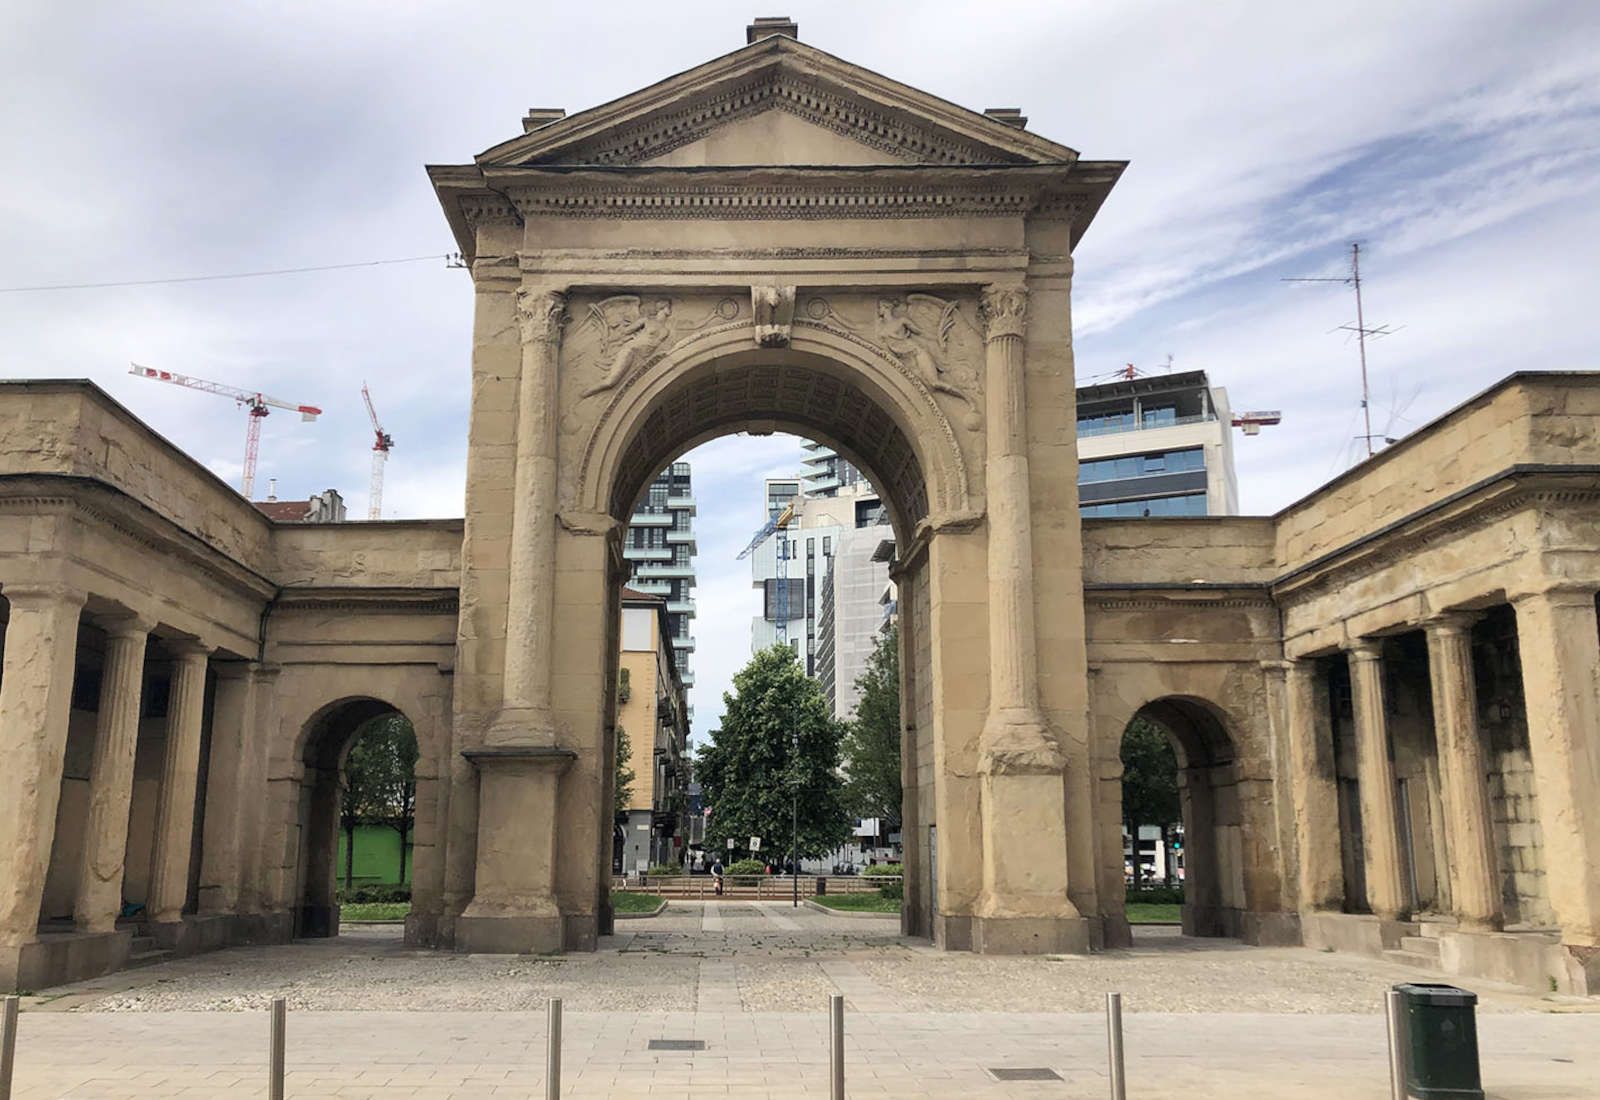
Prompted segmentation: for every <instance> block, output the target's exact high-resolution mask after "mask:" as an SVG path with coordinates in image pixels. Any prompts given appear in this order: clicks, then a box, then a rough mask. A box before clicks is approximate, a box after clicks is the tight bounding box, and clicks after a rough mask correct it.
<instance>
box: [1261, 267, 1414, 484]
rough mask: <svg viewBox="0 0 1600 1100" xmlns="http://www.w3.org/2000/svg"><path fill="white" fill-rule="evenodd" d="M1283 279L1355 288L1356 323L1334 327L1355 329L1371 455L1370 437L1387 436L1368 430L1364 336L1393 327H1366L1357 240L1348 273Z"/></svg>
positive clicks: (1369, 398) (1369, 405) (1369, 415)
mask: <svg viewBox="0 0 1600 1100" xmlns="http://www.w3.org/2000/svg"><path fill="white" fill-rule="evenodd" d="M1283 281H1284V282H1286V283H1343V284H1345V285H1346V286H1350V287H1354V288H1355V292H1356V323H1355V324H1353V325H1340V326H1339V327H1338V330H1343V331H1345V332H1353V333H1355V334H1356V345H1357V346H1358V347H1359V348H1360V351H1361V415H1362V419H1363V422H1364V423H1365V426H1366V430H1365V432H1364V434H1362V436H1361V439H1362V440H1364V441H1365V442H1366V445H1367V457H1368V458H1371V457H1372V454H1373V450H1372V441H1373V440H1374V439H1379V438H1383V439H1384V440H1385V442H1387V441H1388V440H1387V437H1382V436H1376V435H1374V434H1373V433H1372V391H1371V388H1370V387H1369V386H1368V384H1367V337H1369V336H1374V337H1376V336H1388V335H1390V334H1391V333H1393V332H1394V331H1395V330H1394V329H1392V328H1390V327H1389V326H1388V325H1376V326H1374V327H1372V328H1368V327H1367V321H1366V314H1365V313H1364V312H1363V310H1362V306H1361V245H1360V244H1359V243H1352V244H1351V245H1350V274H1348V275H1322V276H1300V277H1295V278H1288V279H1284V280H1283ZM1338 330H1335V331H1338Z"/></svg>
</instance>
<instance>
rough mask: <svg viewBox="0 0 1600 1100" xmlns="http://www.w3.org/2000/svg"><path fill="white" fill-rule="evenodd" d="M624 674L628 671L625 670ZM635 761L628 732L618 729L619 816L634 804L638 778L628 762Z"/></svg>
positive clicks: (617, 803)
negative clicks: (635, 781)
mask: <svg viewBox="0 0 1600 1100" xmlns="http://www.w3.org/2000/svg"><path fill="white" fill-rule="evenodd" d="M623 671H624V672H626V671H627V669H623ZM632 759H633V742H632V740H630V739H629V737H628V731H627V730H625V729H623V728H622V727H621V726H618V727H617V793H616V797H615V799H614V800H613V802H612V805H614V806H615V807H616V812H617V813H618V814H625V813H627V812H628V806H629V805H630V804H631V803H632V802H633V781H634V779H635V778H636V777H635V775H634V773H633V769H632V768H630V767H628V762H629V761H630V760H632Z"/></svg>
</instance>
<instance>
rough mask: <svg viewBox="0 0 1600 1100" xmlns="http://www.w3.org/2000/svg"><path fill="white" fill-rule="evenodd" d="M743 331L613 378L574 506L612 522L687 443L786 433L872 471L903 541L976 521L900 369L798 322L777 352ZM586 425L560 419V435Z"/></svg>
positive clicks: (954, 440) (939, 429)
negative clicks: (920, 529)
mask: <svg viewBox="0 0 1600 1100" xmlns="http://www.w3.org/2000/svg"><path fill="white" fill-rule="evenodd" d="M569 309H570V307H569ZM752 331H753V328H752V324H751V322H750V320H749V319H747V318H743V317H741V318H740V319H739V320H737V321H734V322H732V323H729V324H724V325H719V326H716V327H713V328H708V329H706V330H704V331H702V332H699V333H696V334H695V335H694V336H693V337H692V338H691V339H689V340H686V341H684V342H682V343H680V344H678V345H677V346H676V347H674V348H672V349H671V350H669V351H668V352H667V353H665V354H663V355H660V356H658V357H657V358H655V359H654V360H653V361H651V362H650V363H648V364H647V365H646V366H645V367H644V368H643V369H642V370H639V371H637V372H635V373H633V374H631V375H630V376H629V377H627V378H624V379H622V380H621V381H620V382H619V383H618V385H617V387H616V390H615V392H614V393H613V394H611V395H610V398H609V400H608V401H607V403H606V405H605V407H604V408H603V409H602V410H601V411H600V412H599V413H598V415H597V416H596V417H595V420H594V423H595V427H594V430H593V432H592V434H591V435H590V436H589V438H588V439H587V440H586V441H585V442H584V446H583V454H582V458H581V459H580V461H579V463H578V476H577V481H576V485H575V486H574V487H573V494H574V497H575V503H577V504H578V506H579V507H580V508H582V509H583V510H586V511H590V512H609V513H610V514H611V515H613V516H615V517H618V518H619V519H622V518H624V517H626V516H627V515H628V513H629V512H630V511H631V509H632V506H633V503H634V500H635V498H636V497H637V496H638V494H639V493H640V492H642V491H643V489H644V486H645V485H646V484H647V483H648V482H649V480H650V478H651V477H652V476H654V474H655V473H656V471H657V470H659V469H660V468H661V467H662V466H664V465H665V464H666V463H667V462H669V461H670V460H671V459H672V458H673V457H674V456H675V455H677V454H679V453H681V452H682V451H684V450H686V449H688V448H689V447H691V446H693V445H695V444H696V443H699V442H702V441H704V440H707V439H711V438H714V437H716V436H719V435H725V434H728V433H729V432H733V431H758V432H760V431H772V430H776V429H785V430H793V431H795V432H797V433H800V434H803V435H806V436H809V437H812V438H815V439H817V440H819V441H821V442H825V443H827V444H829V445H830V446H833V447H835V448H837V449H838V450H839V451H840V452H841V453H842V454H844V455H845V456H846V457H848V458H850V459H851V460H852V461H854V462H856V463H857V464H859V465H860V466H861V467H862V468H863V469H866V470H869V471H871V473H872V475H873V477H874V479H875V482H874V483H875V484H878V485H879V487H880V489H881V490H882V491H883V493H884V496H885V499H886V501H887V502H888V504H889V508H890V512H891V515H892V517H893V520H894V522H895V524H896V526H897V527H898V528H899V529H900V531H901V533H902V535H903V536H905V537H909V536H910V535H911V533H912V532H913V531H914V530H915V529H916V527H917V525H918V524H919V523H921V522H922V521H923V520H929V521H931V522H934V523H939V522H944V521H947V520H963V519H971V518H975V517H976V515H977V514H978V512H979V508H978V507H977V506H976V504H975V502H974V501H973V499H972V492H971V489H970V485H971V482H972V477H973V474H972V472H971V471H969V469H968V462H969V459H968V457H967V456H966V455H965V454H964V452H963V448H962V444H961V441H960V440H959V439H958V437H957V433H956V431H955V429H954V428H952V426H951V424H950V421H949V419H948V417H947V416H946V415H945V412H944V410H943V409H942V408H941V406H940V403H939V401H938V400H937V399H936V398H935V396H934V394H933V392H932V391H931V390H930V389H929V387H928V386H927V385H925V384H924V383H923V382H922V380H920V379H919V378H917V377H916V376H915V374H914V373H913V372H912V370H911V369H910V368H909V367H908V366H907V365H906V364H905V363H904V362H902V361H901V360H899V359H897V358H896V357H895V356H893V355H891V354H889V353H888V352H886V351H884V350H883V349H880V348H878V347H877V346H876V345H874V344H872V343H870V342H868V341H867V340H864V339H862V338H860V337H857V336H855V335H853V334H850V333H845V332H840V331H835V330H833V329H831V328H827V327H824V326H822V325H819V324H816V323H810V322H801V321H797V322H796V323H795V325H794V330H793V336H792V340H791V343H790V346H789V347H787V348H760V347H757V346H756V344H755V341H754V339H753V338H752V335H751V334H752ZM563 388H564V390H565V389H566V387H563ZM588 419H589V417H588V416H580V415H574V413H573V412H569V413H568V415H567V417H566V418H564V420H563V426H564V427H566V426H569V425H571V426H578V425H581V424H582V423H583V422H584V421H586V420H588ZM965 434H970V433H965Z"/></svg>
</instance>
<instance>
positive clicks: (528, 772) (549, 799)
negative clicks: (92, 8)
mask: <svg viewBox="0 0 1600 1100" xmlns="http://www.w3.org/2000/svg"><path fill="white" fill-rule="evenodd" d="M463 755H465V756H466V757H467V758H468V759H469V760H471V761H472V763H473V765H474V766H475V767H476V768H477V769H478V783H479V787H478V845H477V865H476V873H475V875H474V883H473V894H472V901H471V903H469V904H468V905H467V907H466V908H465V909H464V910H462V912H461V916H459V917H458V918H456V926H455V928H456V947H457V948H458V949H459V950H462V951H470V952H481V953H489V954H524V953H528V952H533V953H536V954H550V953H553V952H556V951H560V950H561V949H562V947H563V946H564V943H565V929H564V921H563V919H562V915H561V909H560V907H559V906H558V905H557V904H556V896H555V881H556V851H557V848H556V839H557V834H558V833H559V830H558V828H557V814H556V787H557V783H558V780H559V779H560V777H561V773H562V772H563V771H565V770H566V769H567V767H568V766H570V765H571V764H572V762H573V760H575V759H576V758H577V755H578V754H577V753H575V752H573V751H572V750H571V749H558V748H549V747H538V746H535V747H530V748H515V747H508V748H485V749H476V750H472V749H469V750H468V751H467V752H466V753H464V754H463Z"/></svg>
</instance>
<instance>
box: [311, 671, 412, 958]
mask: <svg viewBox="0 0 1600 1100" xmlns="http://www.w3.org/2000/svg"><path fill="white" fill-rule="evenodd" d="M400 713H402V712H401V711H400V709H399V708H398V707H396V706H394V705H392V704H390V703H387V702H385V701H383V700H381V699H376V698H372V697H369V696H357V697H352V698H347V699H341V700H339V701H337V702H334V703H330V704H328V705H327V706H325V707H323V708H321V709H320V710H318V711H317V713H316V714H314V715H313V716H312V717H311V718H310V720H309V721H307V722H306V725H305V728H304V730H303V733H302V736H301V739H300V744H301V754H302V762H303V763H304V765H305V771H304V778H303V779H302V780H301V783H300V799H299V810H298V812H299V850H300V854H299V858H298V859H297V860H296V866H297V867H298V874H297V876H296V884H295V904H294V935H295V936H296V937H297V938H320V937H325V936H336V935H338V934H339V889H338V880H339V868H338V859H337V856H338V852H339V835H340V809H341V799H342V796H343V793H344V779H343V776H344V766H345V760H346V759H347V758H348V756H349V754H350V749H351V746H352V745H353V744H354V742H355V739H356V735H357V733H358V732H359V731H360V730H361V727H362V726H363V725H365V724H366V723H367V722H369V721H371V720H372V719H374V718H378V717H381V716H382V715H385V714H400Z"/></svg>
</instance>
